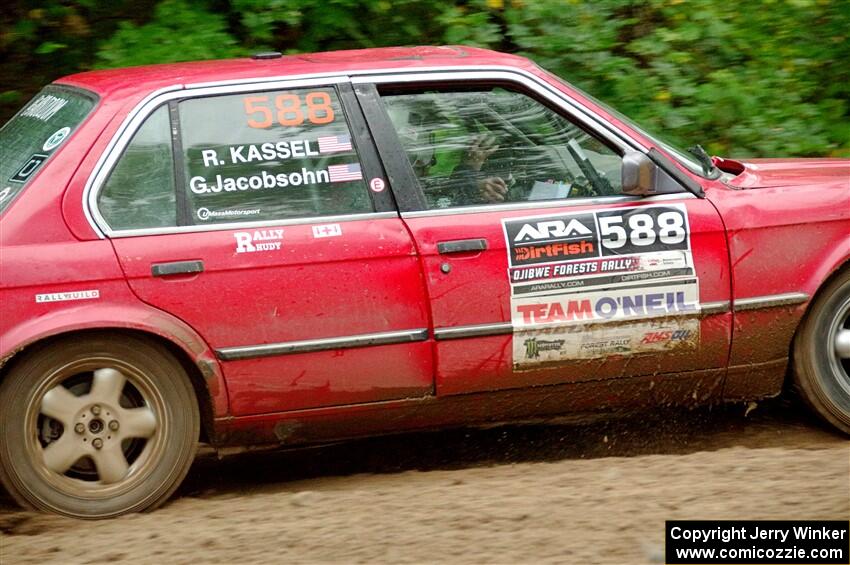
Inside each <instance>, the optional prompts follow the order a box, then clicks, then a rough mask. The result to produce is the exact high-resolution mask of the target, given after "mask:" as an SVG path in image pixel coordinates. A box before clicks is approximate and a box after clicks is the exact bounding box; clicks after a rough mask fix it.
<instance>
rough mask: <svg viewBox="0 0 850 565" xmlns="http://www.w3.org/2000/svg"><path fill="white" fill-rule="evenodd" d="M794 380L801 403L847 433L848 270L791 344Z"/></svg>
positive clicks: (849, 382) (849, 379)
mask: <svg viewBox="0 0 850 565" xmlns="http://www.w3.org/2000/svg"><path fill="white" fill-rule="evenodd" d="M794 377H795V384H796V387H797V390H798V392H799V393H800V395H801V396H802V397H803V400H805V401H806V403H807V404H808V405H809V406H811V407H812V408H813V409H814V410H815V412H817V413H818V414H819V415H820V416H821V417H822V418H823V419H825V420H826V421H827V422H829V423H830V424H832V425H833V426H835V427H836V428H838V429H839V430H841V431H843V432H844V433H847V434H850V271H845V272H844V273H842V274H841V275H839V276H838V277H837V278H836V279H835V280H833V281H832V282H831V283H830V284H829V285H828V286H827V287H826V288H825V289H824V290H823V292H821V293H820V294H819V296H818V298H817V299H816V300H815V302H814V304H813V305H812V307H811V310H810V311H809V313H808V315H807V316H806V319H805V321H804V322H803V325H802V327H801V328H800V331H799V332H798V334H797V337H796V340H795V342H794Z"/></svg>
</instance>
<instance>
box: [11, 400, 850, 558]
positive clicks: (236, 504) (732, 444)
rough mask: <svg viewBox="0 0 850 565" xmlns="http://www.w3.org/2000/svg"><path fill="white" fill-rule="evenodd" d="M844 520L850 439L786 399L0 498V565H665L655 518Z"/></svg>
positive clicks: (423, 438)
mask: <svg viewBox="0 0 850 565" xmlns="http://www.w3.org/2000/svg"><path fill="white" fill-rule="evenodd" d="M848 517H850V441H848V440H847V439H846V438H844V437H842V436H839V435H838V434H835V433H833V432H831V431H829V430H828V429H826V428H825V427H824V426H822V425H821V424H820V423H819V422H817V421H815V420H813V419H812V418H810V417H809V416H808V415H807V414H806V413H805V412H804V411H803V410H802V409H801V408H799V407H797V406H796V405H793V404H789V403H787V402H784V401H774V402H771V403H768V404H767V405H765V406H760V407H759V408H757V409H756V410H754V411H752V412H751V413H750V414H748V415H747V416H746V417H745V416H744V409H743V407H725V408H720V409H718V408H715V409H713V410H709V409H702V410H698V411H692V412H683V411H658V412H654V413H652V414H642V415H638V416H631V417H623V418H618V419H616V420H614V421H606V422H597V423H593V424H585V425H568V424H549V425H526V426H509V427H501V428H492V429H488V430H454V431H446V432H435V433H427V434H410V435H403V436H395V437H388V438H378V439H370V440H363V441H356V442H348V443H345V444H338V445H334V446H327V447H322V448H315V449H309V450H300V451H292V452H275V453H263V454H258V453H251V454H243V455H238V456H231V457H227V458H225V459H223V460H218V459H216V458H214V457H210V456H206V457H201V458H199V460H198V462H197V463H196V465H195V467H194V468H193V470H192V472H191V473H190V476H189V478H188V479H187V480H186V483H185V484H184V485H183V487H181V489H180V491H179V492H178V494H177V495H176V496H175V497H174V499H173V500H172V501H171V502H169V503H168V504H167V505H166V506H164V507H163V508H161V509H159V510H157V511H155V512H153V513H148V514H141V515H133V516H125V517H122V518H119V519H115V520H111V521H105V522H82V521H75V520H70V519H66V518H59V517H55V516H48V515H40V514H34V513H30V512H23V511H20V510H19V509H17V508H16V507H15V506H14V505H13V504H12V503H11V502H9V501H8V499H2V498H0V563H2V564H3V565H7V564H9V565H11V564H15V563H39V564H46V563H57V564H73V563H107V562H109V563H123V562H133V563H137V564H138V563H157V564H159V563H193V564H197V563H356V562H362V563H541V562H551V563H583V564H584V563H617V564H623V563H663V560H664V556H663V553H664V545H663V543H664V541H663V540H664V520H666V519H697V518H702V519H792V518H805V519H842V520H846V519H848Z"/></svg>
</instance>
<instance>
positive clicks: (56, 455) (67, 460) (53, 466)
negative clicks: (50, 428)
mask: <svg viewBox="0 0 850 565" xmlns="http://www.w3.org/2000/svg"><path fill="white" fill-rule="evenodd" d="M83 455H84V454H83V452H82V450H81V449H80V447H79V445H78V444H77V442H76V441H75V440H74V438H72V437H71V435H70V433H69V432H68V431H66V432H65V433H64V434H63V435H62V437H60V438H59V439H58V440H56V441H54V442H53V443H51V444H50V445H48V446H47V447H45V448H44V464H45V465H46V466H47V468H48V469H50V470H51V471H53V472H54V473H59V474H60V475H64V474H65V471H67V470H68V469H70V468H71V466H72V465H73V464H74V463H76V462H77V461H79V460H80V457H82V456H83Z"/></svg>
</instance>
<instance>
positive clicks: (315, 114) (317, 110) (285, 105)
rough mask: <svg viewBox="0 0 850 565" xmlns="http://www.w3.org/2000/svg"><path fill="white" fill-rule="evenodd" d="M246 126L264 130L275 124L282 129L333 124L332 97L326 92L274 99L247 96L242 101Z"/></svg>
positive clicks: (279, 95)
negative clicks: (306, 122) (305, 122)
mask: <svg viewBox="0 0 850 565" xmlns="http://www.w3.org/2000/svg"><path fill="white" fill-rule="evenodd" d="M242 103H243V104H244V105H245V116H246V117H247V119H248V125H249V126H250V127H252V128H255V129H265V128H268V127H271V126H272V125H274V124H278V125H281V126H284V127H287V126H300V125H301V124H303V123H304V121H305V120H306V121H308V122H310V123H311V124H313V125H323V124H329V123H331V122H332V121H334V117H335V116H334V109H333V106H332V104H331V95H330V94H328V93H327V92H322V91H315V92H307V93H305V94H304V95H303V96H299V95H298V94H291V93H287V94H278V95H275V96H246V97H245V98H243V99H242Z"/></svg>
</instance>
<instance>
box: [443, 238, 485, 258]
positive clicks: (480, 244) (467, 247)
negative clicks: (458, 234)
mask: <svg viewBox="0 0 850 565" xmlns="http://www.w3.org/2000/svg"><path fill="white" fill-rule="evenodd" d="M485 249H487V240H486V239H456V240H454V241H441V242H440V243H438V244H437V252H438V253H439V254H440V255H448V254H450V253H465V252H468V251H484V250H485Z"/></svg>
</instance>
